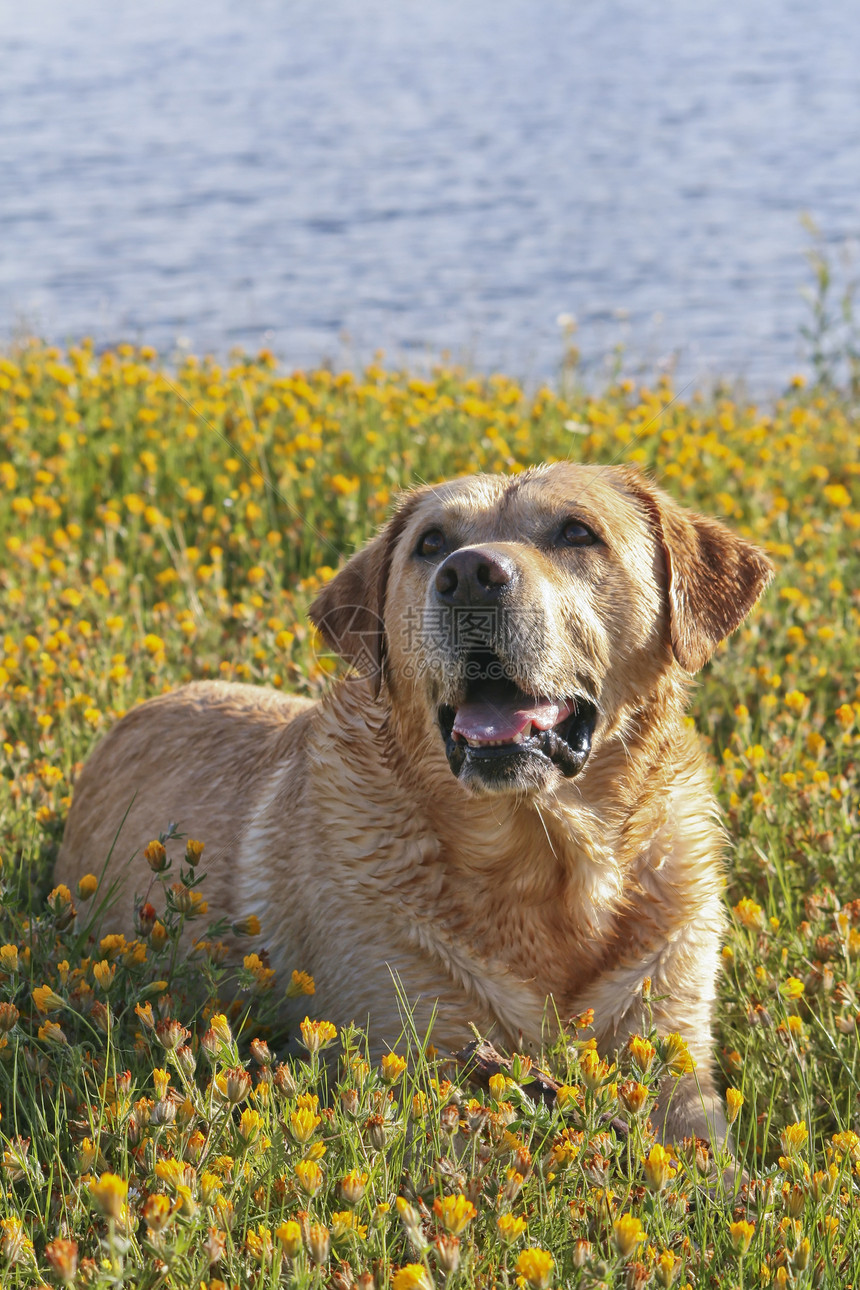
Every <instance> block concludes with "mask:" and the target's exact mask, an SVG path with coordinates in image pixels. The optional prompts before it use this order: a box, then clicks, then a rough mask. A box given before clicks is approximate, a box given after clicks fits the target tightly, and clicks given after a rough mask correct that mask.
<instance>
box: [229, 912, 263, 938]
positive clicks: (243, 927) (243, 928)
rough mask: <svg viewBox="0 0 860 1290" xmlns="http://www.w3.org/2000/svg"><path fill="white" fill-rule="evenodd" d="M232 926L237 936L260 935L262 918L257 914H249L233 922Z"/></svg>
mask: <svg viewBox="0 0 860 1290" xmlns="http://www.w3.org/2000/svg"><path fill="white" fill-rule="evenodd" d="M232 928H233V933H234V935H235V936H259V935H260V920H259V918H258V917H257V915H256V914H249V915H248V916H247V918H240V919H238V920H237V921H236V922H235V923H233V924H232Z"/></svg>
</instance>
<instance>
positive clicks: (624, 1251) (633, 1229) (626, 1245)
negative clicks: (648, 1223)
mask: <svg viewBox="0 0 860 1290" xmlns="http://www.w3.org/2000/svg"><path fill="white" fill-rule="evenodd" d="M612 1240H613V1242H614V1244H615V1248H616V1250H617V1251H618V1253H619V1254H620V1255H621V1257H622V1258H623V1259H627V1258H629V1257H630V1255H631V1254H632V1253H633V1252H634V1250H635V1249H636V1247H637V1246H638V1245H641V1244H642V1242H643V1241H644V1240H645V1229H644V1227H643V1226H642V1220H641V1219H638V1218H634V1216H633V1215H632V1214H622V1215H621V1217H620V1218H617V1219H616V1220H615V1222H614V1223H613V1224H612Z"/></svg>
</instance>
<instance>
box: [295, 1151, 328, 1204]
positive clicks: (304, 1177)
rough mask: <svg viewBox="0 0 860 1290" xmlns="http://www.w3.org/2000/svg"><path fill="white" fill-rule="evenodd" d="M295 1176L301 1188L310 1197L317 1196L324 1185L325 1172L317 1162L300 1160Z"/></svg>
mask: <svg viewBox="0 0 860 1290" xmlns="http://www.w3.org/2000/svg"><path fill="white" fill-rule="evenodd" d="M295 1174H296V1178H297V1179H298V1180H299V1186H300V1187H301V1189H302V1191H303V1192H305V1193H306V1194H307V1195H308V1196H315V1195H316V1194H317V1192H318V1191H319V1189H320V1187H322V1185H323V1171H322V1170H321V1169H320V1167H319V1165H318V1164H317V1162H316V1161H315V1160H299V1161H298V1163H297V1164H296V1167H295Z"/></svg>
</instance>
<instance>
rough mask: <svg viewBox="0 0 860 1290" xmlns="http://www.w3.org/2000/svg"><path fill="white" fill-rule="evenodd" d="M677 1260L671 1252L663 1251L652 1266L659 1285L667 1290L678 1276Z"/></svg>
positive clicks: (675, 1255)
mask: <svg viewBox="0 0 860 1290" xmlns="http://www.w3.org/2000/svg"><path fill="white" fill-rule="evenodd" d="M678 1263H679V1259H678V1256H677V1254H674V1253H673V1252H672V1250H663V1251H662V1253H661V1254H660V1256H659V1258H658V1259H657V1262H656V1264H655V1266H654V1272H655V1275H656V1277H657V1280H658V1281H659V1283H660V1285H661V1286H663V1287H664V1288H665V1290H669V1288H670V1286H671V1285H672V1284H673V1283H674V1280H675V1277H676V1276H677V1274H678Z"/></svg>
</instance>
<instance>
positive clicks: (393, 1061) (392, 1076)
mask: <svg viewBox="0 0 860 1290" xmlns="http://www.w3.org/2000/svg"><path fill="white" fill-rule="evenodd" d="M379 1064H380V1066H381V1067H382V1078H383V1079H384V1080H385V1082H386V1084H394V1083H395V1082H396V1081H397V1080H399V1079H400V1076H401V1075H402V1074H403V1072H404V1071H405V1070H406V1058H405V1057H400V1056H398V1054H397V1053H384V1054H383V1056H382V1060H381V1061H380V1063H379Z"/></svg>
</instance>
